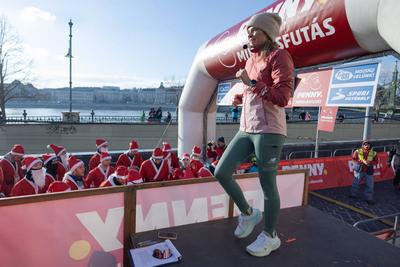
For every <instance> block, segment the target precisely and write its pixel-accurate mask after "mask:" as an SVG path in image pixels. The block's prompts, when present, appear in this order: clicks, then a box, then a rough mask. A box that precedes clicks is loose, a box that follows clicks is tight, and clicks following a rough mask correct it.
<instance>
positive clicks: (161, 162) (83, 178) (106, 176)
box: [0, 137, 226, 197]
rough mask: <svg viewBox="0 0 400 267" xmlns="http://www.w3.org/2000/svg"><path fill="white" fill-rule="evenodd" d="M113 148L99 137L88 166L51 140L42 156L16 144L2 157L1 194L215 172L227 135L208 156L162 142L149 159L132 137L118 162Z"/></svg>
mask: <svg viewBox="0 0 400 267" xmlns="http://www.w3.org/2000/svg"><path fill="white" fill-rule="evenodd" d="M108 147H109V144H108V142H107V141H106V140H105V139H101V138H98V139H96V152H95V153H94V154H93V155H92V156H91V158H90V160H89V162H88V166H85V163H84V161H82V160H81V159H79V158H78V157H76V156H73V155H69V154H68V153H67V150H66V148H64V147H62V146H59V145H55V144H50V145H48V146H47V148H48V149H50V150H51V153H45V154H43V155H42V156H41V157H36V156H34V155H26V154H25V149H24V147H23V146H22V145H20V144H15V145H14V146H13V147H12V148H11V150H10V152H8V153H6V154H5V155H4V156H3V157H2V158H0V197H9V196H24V195H34V194H42V193H52V192H63V191H71V190H82V189H88V188H98V187H110V186H121V185H131V184H138V183H146V182H158V181H166V180H178V179H187V178H197V177H210V176H212V175H213V172H214V169H215V167H216V165H217V163H218V160H219V158H220V157H221V156H222V154H223V152H224V150H225V148H226V145H225V140H224V138H223V137H220V138H218V140H217V142H213V141H212V142H209V143H208V146H207V151H206V155H207V159H206V160H205V161H203V160H202V149H201V148H200V147H199V146H194V147H193V149H192V151H191V153H190V154H189V153H183V154H182V156H181V157H180V158H178V156H177V155H176V154H175V153H174V152H172V151H171V145H170V144H169V143H167V142H163V144H162V147H156V148H154V149H153V151H152V155H151V157H150V158H149V159H147V160H143V157H142V154H141V153H140V152H139V144H138V142H137V141H136V140H135V139H132V140H131V141H130V143H129V147H128V150H127V151H126V152H124V153H122V154H120V155H119V156H118V160H117V161H116V162H115V164H114V163H113V162H112V157H111V155H110V154H109V152H108Z"/></svg>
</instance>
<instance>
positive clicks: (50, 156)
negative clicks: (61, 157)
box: [42, 153, 56, 165]
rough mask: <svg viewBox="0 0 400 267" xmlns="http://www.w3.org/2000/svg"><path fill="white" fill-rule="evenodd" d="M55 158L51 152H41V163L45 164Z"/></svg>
mask: <svg viewBox="0 0 400 267" xmlns="http://www.w3.org/2000/svg"><path fill="white" fill-rule="evenodd" d="M55 158H56V156H55V155H53V154H49V153H46V154H43V155H42V159H43V165H46V164H47V163H48V162H49V161H51V160H53V159H55Z"/></svg>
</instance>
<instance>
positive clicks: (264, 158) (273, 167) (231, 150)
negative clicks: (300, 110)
mask: <svg viewBox="0 0 400 267" xmlns="http://www.w3.org/2000/svg"><path fill="white" fill-rule="evenodd" d="M284 142H285V136H283V135H280V134H269V133H261V134H252V133H246V132H242V131H239V132H238V133H237V134H236V135H235V137H234V138H233V139H232V141H231V142H230V144H229V145H228V147H227V149H226V151H225V152H224V154H223V155H222V157H221V159H220V161H219V162H218V165H217V168H216V170H215V177H216V178H217V180H218V181H219V183H220V184H221V185H222V187H223V188H224V189H225V191H226V192H227V193H228V195H229V196H230V197H231V198H232V199H233V201H234V202H235V204H236V205H237V206H238V208H239V209H240V211H241V212H242V213H246V212H247V211H248V210H249V208H250V205H249V204H248V203H247V201H246V199H245V198H244V195H243V192H242V190H241V189H240V187H239V185H238V184H237V182H236V181H235V180H234V179H233V177H232V174H233V172H234V171H235V170H236V168H237V167H238V165H239V164H240V163H241V162H242V161H243V160H245V159H246V158H247V157H248V156H249V155H251V154H252V153H255V155H256V158H257V166H258V172H259V177H260V183H261V187H262V189H263V192H264V214H265V226H264V230H265V231H266V232H267V233H269V234H270V235H273V234H274V232H275V228H276V223H277V219H278V214H279V209H280V199H279V192H278V188H277V186H276V174H277V171H278V163H279V160H280V156H281V152H282V146H283V143H284Z"/></svg>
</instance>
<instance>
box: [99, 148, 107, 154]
mask: <svg viewBox="0 0 400 267" xmlns="http://www.w3.org/2000/svg"><path fill="white" fill-rule="evenodd" d="M99 150H100V153H101V152H108V147H100V149H99Z"/></svg>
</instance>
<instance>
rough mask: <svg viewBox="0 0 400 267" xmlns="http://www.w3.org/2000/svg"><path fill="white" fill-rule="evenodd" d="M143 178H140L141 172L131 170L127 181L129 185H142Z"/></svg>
mask: <svg viewBox="0 0 400 267" xmlns="http://www.w3.org/2000/svg"><path fill="white" fill-rule="evenodd" d="M143 182H144V181H143V178H142V176H140V172H139V171H137V170H135V169H130V170H129V172H128V178H127V179H126V184H127V185H133V184H141V183H143Z"/></svg>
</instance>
